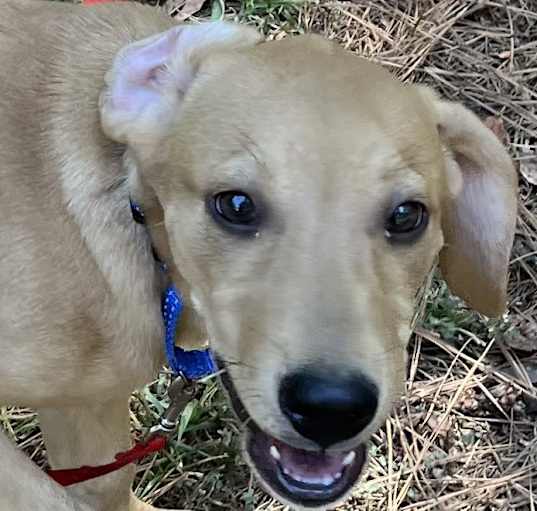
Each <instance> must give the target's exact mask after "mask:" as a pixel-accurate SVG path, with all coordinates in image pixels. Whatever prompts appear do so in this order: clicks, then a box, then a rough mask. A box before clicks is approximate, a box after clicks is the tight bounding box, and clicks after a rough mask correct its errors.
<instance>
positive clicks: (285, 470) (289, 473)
mask: <svg viewBox="0 0 537 511" xmlns="http://www.w3.org/2000/svg"><path fill="white" fill-rule="evenodd" d="M283 473H284V474H285V475H286V476H290V475H291V472H289V470H288V469H287V467H283Z"/></svg>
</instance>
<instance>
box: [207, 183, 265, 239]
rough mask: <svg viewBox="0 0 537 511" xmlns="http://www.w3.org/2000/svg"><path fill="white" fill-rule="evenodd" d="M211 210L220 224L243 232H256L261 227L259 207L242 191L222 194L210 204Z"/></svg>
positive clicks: (218, 194)
mask: <svg viewBox="0 0 537 511" xmlns="http://www.w3.org/2000/svg"><path fill="white" fill-rule="evenodd" d="M210 206H211V207H210V210H211V212H212V214H213V216H214V218H215V220H216V221H218V223H219V224H221V225H223V226H224V227H227V228H229V229H233V230H237V231H241V232H244V231H246V232H249V231H251V232H256V231H257V229H258V226H259V215H258V210H257V206H256V204H255V202H254V200H253V199H252V197H250V196H249V195H248V194H247V193H245V192H242V191H240V190H231V191H226V192H220V193H217V194H216V195H214V196H213V197H212V199H211V202H210Z"/></svg>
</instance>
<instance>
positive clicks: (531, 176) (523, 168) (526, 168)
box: [518, 158, 537, 185]
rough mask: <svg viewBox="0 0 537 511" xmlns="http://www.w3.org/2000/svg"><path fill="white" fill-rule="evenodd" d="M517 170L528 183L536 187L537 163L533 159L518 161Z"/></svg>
mask: <svg viewBox="0 0 537 511" xmlns="http://www.w3.org/2000/svg"><path fill="white" fill-rule="evenodd" d="M518 169H519V170H520V173H521V174H522V176H523V177H524V179H525V180H526V181H527V182H528V183H530V184H532V185H537V161H536V160H535V158H532V159H531V160H530V159H527V160H520V163H519V167H518Z"/></svg>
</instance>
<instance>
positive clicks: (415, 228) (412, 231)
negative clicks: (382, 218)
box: [385, 201, 429, 241]
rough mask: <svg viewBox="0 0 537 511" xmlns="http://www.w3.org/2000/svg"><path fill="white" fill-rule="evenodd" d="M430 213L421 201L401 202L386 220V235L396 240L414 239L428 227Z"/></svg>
mask: <svg viewBox="0 0 537 511" xmlns="http://www.w3.org/2000/svg"><path fill="white" fill-rule="evenodd" d="M428 219H429V215H428V212H427V209H426V207H425V206H424V205H423V204H421V203H420V202H414V201H409V202H403V203H402V204H399V205H398V206H397V207H396V208H395V209H394V210H393V211H392V213H391V215H390V216H389V218H388V220H387V221H386V225H385V231H386V237H387V238H389V239H392V240H394V241H413V240H414V239H416V238H417V237H418V236H419V235H420V234H421V233H422V232H423V231H424V230H425V227H427V223H428Z"/></svg>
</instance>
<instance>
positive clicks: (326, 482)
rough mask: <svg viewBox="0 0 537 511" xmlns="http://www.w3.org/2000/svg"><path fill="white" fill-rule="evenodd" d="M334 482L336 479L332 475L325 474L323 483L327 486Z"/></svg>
mask: <svg viewBox="0 0 537 511" xmlns="http://www.w3.org/2000/svg"><path fill="white" fill-rule="evenodd" d="M333 483H334V479H333V478H332V477H330V476H324V477H323V482H322V484H324V485H325V486H330V485H331V484H333Z"/></svg>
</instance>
